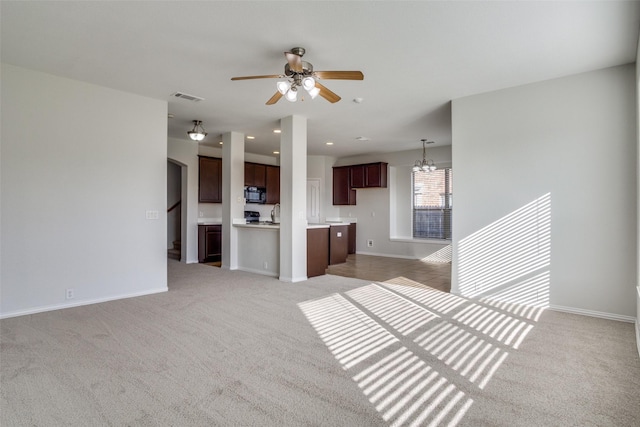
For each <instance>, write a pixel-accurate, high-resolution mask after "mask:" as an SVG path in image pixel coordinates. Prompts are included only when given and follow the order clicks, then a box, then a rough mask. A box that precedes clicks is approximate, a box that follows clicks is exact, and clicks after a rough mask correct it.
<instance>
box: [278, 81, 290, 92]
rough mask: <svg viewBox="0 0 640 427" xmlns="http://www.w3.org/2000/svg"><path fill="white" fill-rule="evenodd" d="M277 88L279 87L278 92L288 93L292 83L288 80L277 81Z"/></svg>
mask: <svg viewBox="0 0 640 427" xmlns="http://www.w3.org/2000/svg"><path fill="white" fill-rule="evenodd" d="M276 88H278V92H280V93H281V94H283V95H286V93H287V91H288V90H289V89H290V88H291V83H289V82H288V81H286V80H282V81H279V82H278V83H276Z"/></svg>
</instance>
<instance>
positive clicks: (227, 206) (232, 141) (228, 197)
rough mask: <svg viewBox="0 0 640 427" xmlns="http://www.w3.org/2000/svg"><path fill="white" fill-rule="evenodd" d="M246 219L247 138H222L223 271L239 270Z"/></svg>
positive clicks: (229, 135) (234, 134)
mask: <svg viewBox="0 0 640 427" xmlns="http://www.w3.org/2000/svg"><path fill="white" fill-rule="evenodd" d="M240 219H244V134H241V133H239V132H228V133H225V134H223V135H222V268H226V269H229V270H237V269H238V230H237V229H236V228H235V227H234V226H233V224H234V220H240Z"/></svg>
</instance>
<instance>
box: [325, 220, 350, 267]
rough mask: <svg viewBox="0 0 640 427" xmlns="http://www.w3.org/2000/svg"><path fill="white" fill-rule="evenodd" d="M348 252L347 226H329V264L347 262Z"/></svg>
mask: <svg viewBox="0 0 640 427" xmlns="http://www.w3.org/2000/svg"><path fill="white" fill-rule="evenodd" d="M348 252H349V226H348V225H332V226H331V227H329V265H334V264H342V263H343V262H347V253H348Z"/></svg>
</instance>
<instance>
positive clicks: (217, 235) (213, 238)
mask: <svg viewBox="0 0 640 427" xmlns="http://www.w3.org/2000/svg"><path fill="white" fill-rule="evenodd" d="M220 260H222V225H198V262H216V261H220Z"/></svg>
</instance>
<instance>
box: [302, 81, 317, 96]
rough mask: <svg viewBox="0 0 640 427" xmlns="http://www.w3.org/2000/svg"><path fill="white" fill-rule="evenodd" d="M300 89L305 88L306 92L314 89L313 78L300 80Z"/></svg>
mask: <svg viewBox="0 0 640 427" xmlns="http://www.w3.org/2000/svg"><path fill="white" fill-rule="evenodd" d="M302 87H303V88H305V89H306V90H307V91H310V90H311V89H313V88H314V87H316V81H315V80H314V78H313V77H305V78H304V79H302ZM309 93H311V92H309Z"/></svg>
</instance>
